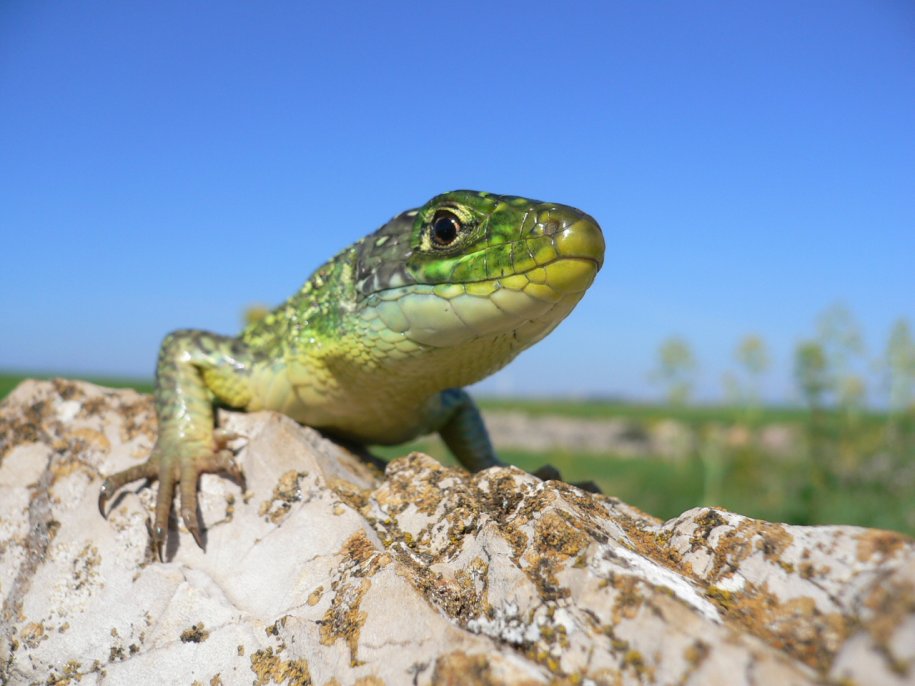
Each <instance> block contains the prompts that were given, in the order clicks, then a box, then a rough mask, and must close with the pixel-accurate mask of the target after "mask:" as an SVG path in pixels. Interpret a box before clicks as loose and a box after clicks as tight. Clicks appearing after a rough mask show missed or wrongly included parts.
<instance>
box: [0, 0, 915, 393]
mask: <svg viewBox="0 0 915 686" xmlns="http://www.w3.org/2000/svg"><path fill="white" fill-rule="evenodd" d="M563 5H564V6H563V7H560V4H558V3H542V4H538V3H533V2H525V3H448V4H446V3H419V2H417V3H349V2H339V3H291V2H289V3H284V2H273V3H251V2H219V3H215V2H211V3H205V2H198V3H186V2H148V3H143V2H131V3H116V2H88V1H87V2H73V3H37V2H25V1H22V2H16V1H7V2H4V3H2V4H0V233H2V243H0V244H2V253H3V259H2V262H0V312H2V315H3V318H2V320H3V322H4V325H3V331H2V333H0V369H13V370H26V371H49V372H63V373H70V374H85V373H104V374H127V375H142V376H149V375H151V373H152V369H153V365H154V361H155V357H156V351H157V348H158V344H159V341H160V340H161V338H162V337H163V335H164V334H165V333H167V332H168V331H170V330H172V329H176V328H182V327H194V328H205V329H210V330H214V331H218V332H224V333H231V332H235V331H237V330H238V329H239V326H240V318H241V312H242V310H243V309H244V307H245V306H247V305H250V304H252V303H257V302H262V303H268V304H276V303H278V302H280V301H282V300H283V299H284V298H286V297H287V296H288V295H290V294H291V293H292V292H293V291H294V290H295V289H297V288H298V287H299V285H300V284H301V283H302V282H303V281H304V280H305V279H306V277H307V276H308V275H309V273H310V272H311V271H312V270H313V269H314V268H315V267H317V266H318V265H319V264H320V263H321V262H322V261H323V260H324V259H326V258H327V257H328V256H330V255H331V254H333V253H334V252H336V251H337V250H339V249H340V248H342V247H344V246H346V245H347V244H349V243H350V242H352V241H353V240H355V239H357V238H359V237H360V236H362V235H364V234H365V233H368V232H369V231H372V230H374V229H375V228H377V227H378V226H379V225H380V224H381V223H383V222H384V221H385V220H387V219H388V218H389V217H391V216H392V215H394V214H395V213H397V212H399V211H401V210H403V209H406V208H408V207H411V206H415V205H418V204H420V203H422V202H424V201H425V200H426V199H428V198H429V197H431V196H432V195H435V194H437V193H439V192H442V191H444V190H449V189H453V188H478V189H486V190H490V191H493V192H497V193H511V194H518V195H526V196H529V197H535V198H541V199H547V200H555V201H558V202H563V203H567V204H572V205H576V206H578V207H580V208H582V209H584V210H586V211H587V212H589V213H591V214H592V215H594V216H595V217H596V218H597V219H598V221H599V222H600V223H601V225H602V226H603V228H604V232H605V236H606V239H607V257H606V262H605V266H604V269H603V271H602V272H601V273H600V275H599V276H598V279H597V281H596V283H595V285H594V286H593V288H592V290H591V291H590V292H589V293H588V294H587V296H586V297H585V299H584V300H583V301H582V303H581V305H580V306H579V307H578V309H577V310H576V311H575V312H574V313H573V314H572V316H571V317H570V318H569V319H568V320H567V321H566V322H565V323H563V325H561V326H560V327H559V329H557V330H556V331H555V332H554V333H553V334H552V335H551V336H550V337H548V338H547V339H546V340H544V341H543V342H542V343H540V344H539V345H538V346H535V347H534V348H533V349H531V350H530V351H528V352H526V353H524V354H523V355H522V356H521V357H520V358H519V359H518V360H517V361H516V362H514V363H513V364H512V365H511V366H509V367H508V368H507V369H506V370H504V371H503V372H501V373H500V374H499V375H497V376H496V377H494V378H493V379H491V380H490V381H488V382H484V384H483V385H482V389H481V390H486V391H490V392H493V391H496V392H515V393H522V392H523V393H538V394H551V393H557V394H570V393H597V394H610V395H626V396H630V397H637V398H646V397H652V396H653V395H657V394H659V393H660V389H658V388H655V387H652V386H651V385H650V384H649V382H648V380H647V376H648V373H649V371H650V370H651V369H652V367H653V366H654V365H655V359H656V356H657V349H658V346H659V345H660V343H661V341H662V340H663V339H665V338H666V337H668V336H671V335H679V336H682V337H684V338H685V339H686V340H688V341H689V342H690V343H691V344H692V346H693V348H694V350H695V352H696V355H697V357H698V358H699V362H700V372H701V379H702V381H701V384H700V396H701V397H704V398H706V399H714V398H716V397H718V396H720V394H721V390H720V389H721V383H720V379H721V375H722V374H723V372H724V371H726V370H727V369H728V368H730V367H733V366H734V362H733V354H732V351H733V349H734V347H735V345H736V344H737V342H738V341H739V339H740V338H741V337H742V336H744V335H745V334H748V333H753V332H756V333H759V334H760V335H762V336H763V337H764V338H765V339H766V341H767V342H768V344H769V346H770V348H771V351H772V356H773V358H774V360H773V361H774V367H773V369H772V371H771V373H770V374H769V378H768V380H767V386H766V389H767V395H768V396H769V397H770V398H772V399H777V400H787V399H790V398H791V386H792V383H791V355H792V350H793V348H794V346H795V345H796V344H797V342H798V341H799V340H801V339H803V338H805V337H809V336H810V335H812V334H813V333H814V330H815V321H816V318H817V316H818V314H819V313H820V312H822V311H823V310H824V309H826V308H827V307H829V306H831V305H833V304H835V303H844V304H845V305H846V306H847V307H848V308H849V309H850V310H851V311H852V312H853V313H854V315H855V317H856V319H857V321H858V323H859V324H860V326H861V328H862V330H863V332H864V335H865V339H866V342H867V345H868V352H869V353H870V355H871V356H872V357H873V356H875V355H877V354H879V353H880V352H881V350H882V348H883V346H884V344H885V341H886V338H887V335H888V333H889V330H890V327H891V326H892V324H893V322H894V321H896V320H897V319H899V318H901V317H905V318H907V319H908V320H909V322H911V323H913V324H915V134H913V131H915V5H913V4H912V3H911V2H910V1H909V0H897V1H895V2H893V1H892V0H887V1H884V2H864V1H861V2H846V1H843V0H830V1H824V2H814V1H811V2H803V3H794V2H778V1H775V2H765V3H744V2H690V3H665V2H651V3H646V2H594V3H576V2H571V3H564V4H563ZM875 395H876V394H875Z"/></svg>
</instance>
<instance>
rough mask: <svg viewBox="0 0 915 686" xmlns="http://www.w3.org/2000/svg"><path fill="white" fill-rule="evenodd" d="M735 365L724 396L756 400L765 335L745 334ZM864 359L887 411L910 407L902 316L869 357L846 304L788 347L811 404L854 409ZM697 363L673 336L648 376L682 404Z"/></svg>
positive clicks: (912, 367)
mask: <svg viewBox="0 0 915 686" xmlns="http://www.w3.org/2000/svg"><path fill="white" fill-rule="evenodd" d="M734 359H735V361H736V362H737V370H736V371H730V372H728V373H726V374H725V375H724V378H723V383H724V391H725V398H726V399H727V400H728V401H729V402H731V403H735V404H741V405H745V406H754V405H759V404H761V402H762V383H763V380H764V377H765V374H766V372H767V371H768V370H769V368H770V365H771V355H770V353H769V349H768V346H767V345H766V342H765V340H764V339H763V338H762V337H761V336H760V335H758V334H750V335H747V336H745V337H744V338H743V339H742V340H741V341H740V342H739V343H738V345H737V347H736V348H735V350H734ZM868 362H870V363H871V364H870V366H871V369H873V370H874V371H876V372H877V373H878V375H879V377H880V382H881V383H880V385H881V387H882V388H881V390H882V391H883V392H884V393H885V396H884V397H885V399H886V402H887V407H888V408H889V410H890V412H891V413H906V412H909V411H911V410H913V409H915V408H913V405H915V339H913V336H912V330H911V327H910V325H909V323H908V321H906V320H905V319H899V320H898V321H897V322H896V323H895V324H894V325H893V328H892V330H891V332H890V336H889V339H888V341H887V344H886V347H885V349H884V350H883V352H882V354H881V355H880V356H879V357H878V358H877V359H876V360H872V361H869V360H867V358H866V348H865V345H864V339H863V336H862V335H861V330H860V328H859V327H858V325H857V322H856V321H855V319H854V317H853V315H852V314H851V312H850V311H849V310H848V308H846V307H844V306H842V305H836V306H833V307H831V308H829V309H828V310H826V311H825V312H824V313H823V314H822V315H820V317H819V319H818V321H817V328H816V334H815V335H814V336H813V337H811V338H808V339H805V340H802V341H800V342H799V343H798V344H797V346H796V347H795V350H794V365H793V367H794V381H795V385H796V389H797V391H798V395H799V396H800V398H801V399H802V401H803V402H804V404H805V405H806V406H807V407H808V408H810V409H811V410H814V411H815V410H821V409H824V408H827V407H836V408H839V409H841V410H842V411H843V412H846V413H848V414H850V415H852V414H855V413H856V412H859V411H860V410H861V409H862V408H863V407H864V405H865V404H866V401H867V397H868V388H867V382H866V380H865V377H864V375H863V374H862V373H861V369H862V365H864V366H865V367H866V366H867V365H868ZM698 369H699V365H698V362H697V359H696V356H695V354H694V353H693V351H692V348H691V347H690V345H689V343H688V342H687V341H686V340H685V339H684V338H682V337H679V336H674V337H671V338H668V339H667V340H665V341H664V342H663V343H662V344H661V347H660V349H659V351H658V361H657V367H656V368H655V369H654V370H653V371H652V373H651V376H650V378H651V379H652V380H653V381H655V382H657V383H659V384H660V385H661V386H663V387H664V389H665V395H666V399H667V402H668V403H670V404H671V405H675V406H682V405H686V404H688V403H689V402H690V400H691V399H692V394H693V391H694V389H695V383H696V378H697V373H698Z"/></svg>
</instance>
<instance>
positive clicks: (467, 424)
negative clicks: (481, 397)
mask: <svg viewBox="0 0 915 686" xmlns="http://www.w3.org/2000/svg"><path fill="white" fill-rule="evenodd" d="M439 401H440V403H441V404H440V405H439V407H438V408H437V410H436V412H435V414H434V415H433V417H431V418H430V425H431V430H433V431H437V432H438V434H439V436H441V437H442V440H443V441H444V442H445V445H447V446H448V449H449V450H450V451H451V452H452V454H454V456H455V458H457V460H458V462H460V463H461V464H462V465H464V467H466V468H467V469H468V470H469V471H471V472H479V471H480V470H483V469H486V468H487V467H504V466H505V463H504V462H502V461H501V460H500V459H499V458H498V457H496V451H495V450H493V447H492V443H491V442H490V440H489V432H487V431H486V425H485V424H484V423H483V417H482V416H481V415H480V410H479V409H478V408H477V406H476V403H474V402H473V398H471V397H470V395H469V394H468V393H467V392H466V391H464V390H463V389H460V388H449V389H447V390H445V391H442V392H441V394H440V395H439Z"/></svg>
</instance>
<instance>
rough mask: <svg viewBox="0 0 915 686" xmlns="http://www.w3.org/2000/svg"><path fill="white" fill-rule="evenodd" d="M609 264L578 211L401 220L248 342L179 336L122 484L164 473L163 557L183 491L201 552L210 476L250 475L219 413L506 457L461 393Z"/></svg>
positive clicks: (107, 485) (476, 461) (432, 206)
mask: <svg viewBox="0 0 915 686" xmlns="http://www.w3.org/2000/svg"><path fill="white" fill-rule="evenodd" d="M603 257H604V239H603V235H602V234H601V230H600V227H599V226H598V225H597V223H596V222H595V221H594V219H592V218H591V217H590V216H588V215H587V214H585V213H583V212H580V211H579V210H576V209H574V208H572V207H566V206H563V205H557V204H554V203H543V202H539V201H535V200H527V199H525V198H518V197H513V196H499V195H491V194H489V193H479V192H474V191H454V192H452V193H445V194H443V195H439V196H437V197H435V198H433V199H432V200H430V201H429V202H427V203H426V204H425V205H423V206H422V207H421V208H418V209H414V210H409V211H407V212H404V213H402V214H400V215H398V216H396V217H394V218H393V219H392V220H391V221H389V222H388V223H387V224H385V225H384V226H382V227H381V228H380V229H378V230H377V231H376V232H375V233H373V234H371V235H369V236H367V237H365V238H363V239H362V240H360V241H358V242H357V243H355V244H354V245H352V246H350V247H349V248H347V249H346V250H344V251H343V252H341V253H339V254H338V255H337V256H336V257H334V258H333V259H331V260H330V261H329V262H327V263H326V264H325V265H324V266H322V267H320V268H319V269H318V270H317V271H316V272H315V273H314V274H312V276H311V278H310V279H309V280H308V281H307V282H306V283H305V285H304V286H303V287H302V288H301V289H300V290H299V291H298V292H297V293H296V294H295V295H293V296H292V297H291V298H290V299H289V300H287V301H286V302H285V303H283V304H282V305H280V306H279V307H278V308H276V309H275V310H273V311H272V312H271V313H270V314H268V315H266V316H265V317H263V318H262V319H260V320H259V321H256V322H253V323H251V324H250V325H249V326H248V327H247V328H245V329H244V330H243V331H242V333H241V335H239V336H238V337H236V338H233V337H228V336H220V335H216V334H211V333H207V332H204V331H194V330H183V331H176V332H174V333H171V334H169V335H168V336H167V337H166V338H165V340H164V342H163V343H162V347H161V349H160V350H159V359H158V364H157V367H156V389H155V403H156V415H157V417H158V421H159V433H158V439H157V441H156V444H155V446H154V447H153V450H152V453H151V455H150V457H149V459H148V460H147V461H146V462H145V463H143V464H141V465H137V466H134V467H131V468H129V469H126V470H124V471H122V472H118V473H117V474H114V475H112V476H110V477H108V478H107V479H106V480H105V482H104V483H103V484H102V488H101V492H100V494H99V509H100V510H101V512H102V514H103V515H104V513H105V510H104V508H105V503H106V501H107V500H108V499H109V498H110V497H111V496H112V495H113V494H114V493H115V492H116V491H117V490H118V489H120V488H121V487H122V486H124V485H126V484H127V483H129V482H131V481H135V480H137V479H158V480H159V492H158V496H157V500H156V512H155V522H154V524H153V527H152V539H153V543H154V544H155V546H156V549H157V551H158V552H159V554H160V557H161V551H162V543H163V542H164V540H165V536H166V532H167V530H168V519H169V515H170V513H171V510H172V506H173V499H174V490H175V487H176V486H177V487H178V489H179V494H180V503H181V517H182V519H183V520H184V524H185V526H186V527H187V528H188V530H189V531H190V532H191V534H192V535H193V536H194V539H195V540H196V541H197V543H198V545H201V547H202V540H201V535H200V522H199V521H198V516H197V487H198V479H199V477H200V474H201V473H203V472H227V473H229V474H230V475H233V476H236V477H238V478H240V477H241V475H240V473H239V472H238V469H237V467H236V466H235V464H234V461H233V460H232V454H231V452H230V451H228V450H227V449H225V442H224V437H222V436H221V435H220V434H219V433H218V432H216V431H215V430H214V407H216V406H221V407H230V408H238V409H243V410H250V411H255V410H263V409H269V410H277V411H279V412H283V413H284V414H287V415H289V416H290V417H292V418H293V419H295V420H297V421H299V422H301V423H303V424H308V425H309V426H312V427H315V428H317V429H320V430H321V431H323V432H325V433H327V434H330V435H334V436H338V437H340V438H343V439H346V440H350V441H355V442H359V443H364V444H382V445H393V444H398V443H403V442H405V441H408V440H410V439H412V438H414V437H416V436H419V435H423V434H428V433H433V432H438V433H439V434H440V435H441V437H442V439H443V440H444V441H445V443H446V444H447V445H448V447H449V449H450V450H451V451H452V452H453V453H454V455H455V457H456V458H457V459H458V460H459V461H460V462H461V464H463V465H464V466H465V467H467V468H468V469H470V470H472V471H478V470H481V469H485V468H486V467H491V466H494V465H501V464H502V463H501V462H500V461H499V460H498V458H497V457H496V454H495V452H494V451H493V448H492V445H491V444H490V441H489V437H488V435H487V433H486V429H485V427H484V425H483V421H482V418H481V417H480V413H479V411H478V410H477V408H476V406H475V405H474V403H473V400H471V398H470V396H469V395H468V394H467V393H466V392H464V391H463V390H461V387H462V386H465V385H467V384H471V383H473V382H475V381H478V380H480V379H482V378H484V377H485V376H487V375H489V374H491V373H492V372H494V371H496V370H497V369H500V368H501V367H503V366H504V365H506V364H507V363H508V362H509V361H511V360H512V359H513V358H514V357H515V356H516V355H517V354H518V353H519V352H521V351H522V350H524V349H525V348H527V347H529V346H530V345H532V344H533V343H536V342H537V341H538V340H540V339H541V338H543V337H544V336H545V335H546V334H548V333H549V332H550V331H551V330H552V329H553V328H554V327H555V326H556V325H557V324H558V323H559V322H560V321H562V319H563V318H565V316H566V315H568V314H569V312H571V310H572V308H573V307H574V306H575V305H576V303H577V302H578V301H579V300H580V299H581V297H582V295H583V294H584V292H585V290H586V289H587V288H588V287H589V286H590V285H591V282H592V281H593V280H594V277H595V275H596V274H597V271H598V270H599V269H600V267H601V264H602V262H603Z"/></svg>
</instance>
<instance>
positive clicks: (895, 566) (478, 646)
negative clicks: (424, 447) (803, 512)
mask: <svg viewBox="0 0 915 686" xmlns="http://www.w3.org/2000/svg"><path fill="white" fill-rule="evenodd" d="M221 422H222V424H223V426H226V427H227V428H229V429H231V430H233V431H235V432H237V433H238V434H240V435H242V436H244V437H245V438H244V440H243V441H240V443H244V445H240V446H239V452H238V461H239V463H240V465H241V466H242V467H243V469H244V471H245V473H246V474H247V479H248V481H247V489H248V490H247V491H246V492H245V493H242V491H241V490H240V488H239V487H238V486H237V485H236V484H234V483H232V482H230V481H228V480H227V479H224V478H222V477H219V476H214V475H205V476H204V477H203V478H202V479H201V490H202V494H201V511H202V515H203V517H204V521H205V522H206V523H207V525H208V526H209V530H208V541H207V551H206V553H204V552H203V551H201V550H199V549H198V548H197V547H196V545H195V544H194V542H193V540H192V539H191V537H190V535H189V534H188V533H187V532H186V531H184V530H183V529H181V528H180V527H179V528H177V529H173V531H172V532H171V537H170V545H169V550H168V555H169V559H170V561H169V562H168V563H165V564H162V563H158V562H155V561H154V560H153V558H152V555H151V551H150V550H149V548H148V544H147V541H148V535H147V530H146V526H147V520H148V518H149V513H150V511H151V507H152V503H153V496H154V493H155V486H153V487H152V488H142V487H140V486H134V487H131V488H128V489H126V494H125V495H124V496H123V497H121V498H119V499H118V501H116V503H115V507H114V509H113V511H112V513H111V515H110V517H109V519H108V520H107V521H106V520H104V519H102V518H101V517H100V516H99V514H98V511H97V509H96V498H97V495H98V489H99V485H100V483H101V476H100V475H101V474H108V473H111V472H113V471H115V470H118V469H121V468H123V467H126V466H128V465H131V464H135V463H136V462H137V461H138V460H141V459H144V458H145V455H146V453H147V452H148V450H149V448H150V446H151V444H152V442H153V439H154V432H155V418H154V415H153V413H152V405H151V402H150V400H149V398H147V397H144V396H141V395H138V394H136V393H134V392H132V391H114V390H109V389H103V388H98V387H95V386H92V385H89V384H85V383H77V382H69V381H54V382H42V383H38V382H26V383H24V384H23V385H21V386H20V387H19V388H18V389H17V390H16V391H14V393H13V394H12V395H11V396H10V397H9V398H7V400H6V401H5V402H4V403H3V405H2V406H0V599H2V608H0V613H2V614H0V683H11V684H19V683H35V682H40V683H46V682H49V683H70V682H76V681H79V682H80V683H84V684H85V683H88V684H92V683H117V684H120V683H124V684H128V683H129V684H137V683H186V684H190V683H202V684H205V683H210V684H236V683H239V684H242V683H243V684H250V683H258V684H266V683H272V682H276V683H296V684H319V685H321V686H324V685H334V686H343V685H344V684H360V685H363V686H368V685H377V684H570V685H571V684H641V683H652V684H702V685H709V684H729V685H731V684H815V683H835V684H844V685H850V684H913V683H915V543H913V541H912V540H911V539H908V538H907V537H905V536H902V535H900V534H894V533H889V532H885V531H876V530H869V529H860V528H855V527H845V526H843V527H812V528H805V527H795V526H788V525H784V524H772V523H768V522H763V521H758V520H753V519H748V518H746V517H742V516H740V515H737V514H733V513H730V512H726V511H721V510H714V509H695V510H690V511H689V512H686V513H684V514H683V515H682V516H680V517H678V518H677V519H674V520H671V521H668V522H660V521H658V520H656V519H654V518H653V517H650V516H648V515H646V514H644V513H642V512H640V511H638V510H636V509H635V508H633V507H630V506H628V505H626V504H624V503H622V502H620V501H619V500H616V499H614V498H612V497H605V496H595V495H592V494H589V493H584V492H582V491H580V490H578V489H576V488H574V487H572V486H568V485H565V484H562V483H558V482H547V483H543V482H541V481H539V480H538V479H536V478H534V477H532V476H529V475H527V474H525V473H523V472H521V471H519V470H516V469H513V468H506V469H491V470H488V471H486V472H483V473H481V474H477V475H473V476H471V475H468V474H466V473H464V472H461V471H458V470H455V469H447V468H444V467H442V466H440V465H439V464H438V463H437V462H435V461H434V460H432V459H431V458H429V457H426V456H424V455H421V454H412V455H410V456H408V457H405V458H402V459H398V460H395V461H393V462H392V463H391V464H390V465H389V466H388V467H387V470H386V473H385V474H382V473H381V472H380V471H379V470H378V469H377V468H376V467H374V466H373V465H372V464H370V463H367V462H366V461H364V460H360V459H359V458H358V457H357V456H355V455H353V454H351V453H349V452H347V451H346V450H344V449H343V448H340V447H339V446H337V445H335V444H333V443H331V442H329V441H326V440H324V439H323V438H321V437H320V436H319V435H318V434H317V433H315V432H314V431H311V430H310V429H307V428H304V427H300V426H298V425H297V424H295V423H294V422H292V421H291V420H289V419H287V418H285V417H281V416H279V415H276V414H271V413H259V414H252V415H243V414H236V413H228V412H225V413H222V414H221Z"/></svg>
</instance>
